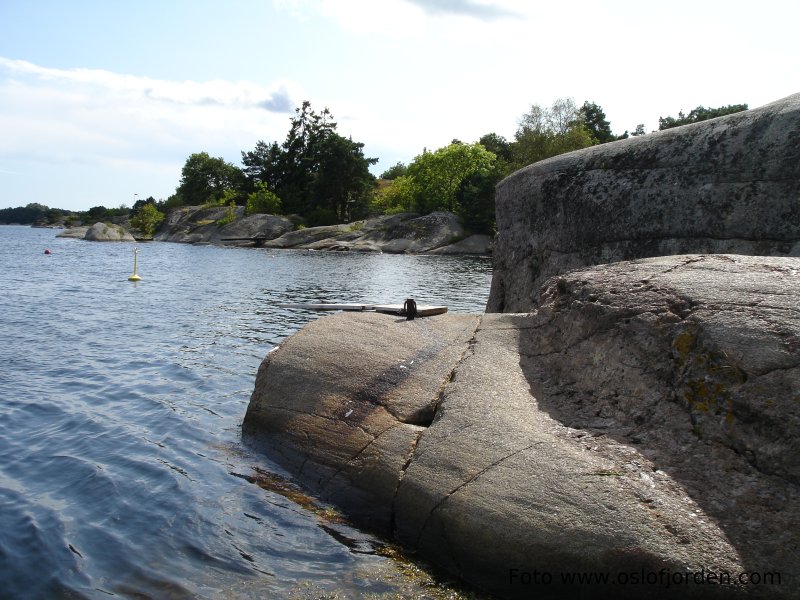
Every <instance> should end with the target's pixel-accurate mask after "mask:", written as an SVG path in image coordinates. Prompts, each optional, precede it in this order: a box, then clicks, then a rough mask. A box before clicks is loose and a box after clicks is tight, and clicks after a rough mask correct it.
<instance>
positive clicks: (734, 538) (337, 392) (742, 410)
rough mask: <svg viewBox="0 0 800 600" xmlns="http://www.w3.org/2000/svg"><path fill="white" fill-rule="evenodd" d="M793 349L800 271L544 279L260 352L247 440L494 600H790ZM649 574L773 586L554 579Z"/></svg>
mask: <svg viewBox="0 0 800 600" xmlns="http://www.w3.org/2000/svg"><path fill="white" fill-rule="evenodd" d="M798 348H800V259H792V258H761V257H743V256H675V257H664V258H657V259H645V260H640V261H634V262H627V263H618V264H615V265H605V266H600V267H594V268H590V269H586V270H582V271H576V272H573V273H570V274H567V275H564V276H562V277H558V278H554V279H552V280H550V281H549V282H548V284H547V285H546V286H545V288H544V291H543V294H542V298H541V307H540V308H539V310H538V311H536V312H534V313H532V314H530V315H519V314H487V315H484V316H482V317H469V316H455V315H444V316H441V317H433V318H429V319H418V320H416V321H411V322H409V321H404V320H399V319H397V318H394V317H388V316H385V315H372V314H362V313H359V314H353V313H343V314H339V315H336V316H332V317H326V318H323V319H319V320H318V321H316V322H314V323H312V324H311V325H309V326H307V327H305V328H304V329H303V330H302V331H301V332H299V333H298V334H296V335H295V336H293V337H291V338H289V339H288V340H287V341H286V342H285V343H284V345H283V346H281V348H280V349H279V350H277V351H275V352H273V353H271V354H270V355H269V356H268V357H267V358H266V359H265V361H264V363H263V364H262V367H261V369H260V370H259V374H258V378H257V384H256V389H255V391H254V393H253V397H252V399H251V402H250V406H249V408H248V413H247V417H246V419H245V426H244V430H245V433H246V434H247V435H248V436H250V438H251V439H260V440H262V441H264V440H267V441H268V442H269V447H270V452H271V453H272V455H273V456H276V457H280V459H281V460H282V461H283V462H284V464H286V465H287V466H290V467H293V468H294V469H295V472H296V473H298V474H299V476H300V478H301V479H302V480H303V481H304V482H305V483H306V484H307V485H309V486H310V487H311V488H312V489H313V490H315V491H317V492H318V493H320V494H321V495H322V497H323V498H325V499H327V500H330V501H332V502H335V503H337V504H339V505H340V506H342V507H343V508H345V510H346V511H347V512H348V514H350V515H351V516H353V517H354V518H355V519H356V520H357V521H358V522H360V523H364V524H367V525H370V526H372V527H375V528H378V529H381V530H383V531H389V532H390V533H391V534H392V535H394V536H395V537H396V539H398V540H399V541H401V542H402V543H403V544H405V545H406V546H408V547H410V548H412V549H415V550H418V551H419V552H420V554H421V555H422V556H423V557H424V558H426V559H427V560H430V561H432V562H434V563H436V564H438V565H439V566H441V567H443V568H445V569H446V570H448V571H449V572H451V573H453V574H455V575H458V576H460V577H463V578H464V579H466V580H467V581H470V582H471V583H473V584H476V585H478V586H480V587H482V588H484V589H487V590H490V591H493V592H495V593H498V594H500V595H502V596H504V597H514V598H529V597H533V595H534V594H535V595H536V596H535V597H545V598H549V597H553V598H557V597H565V596H566V597H580V598H606V597H608V598H639V597H644V596H643V595H646V596H647V597H666V598H673V597H675V598H684V597H696V598H707V597H710V598H714V597H721V598H738V597H757V598H762V597H763V598H795V597H797V596H796V590H797V589H798V588H796V587H794V586H793V584H791V583H789V582H791V581H792V579H791V578H792V577H794V578H795V579H794V581H797V579H796V578H797V577H798V565H800V531H798V529H797V527H796V524H797V523H798V522H800V469H798V465H800V458H798V457H800V441H798V440H799V439H800V438H798V431H799V430H800V354H798ZM510 569H519V571H520V572H526V573H533V572H538V573H549V574H550V575H551V576H552V577H553V578H554V580H555V581H556V583H555V584H553V585H548V586H538V587H531V586H525V585H520V584H519V582H517V585H514V584H513V582H512V581H511V580H510V576H509V573H510ZM665 569H667V570H669V572H670V573H685V572H692V573H694V572H699V571H700V570H701V569H703V570H705V572H708V571H713V572H715V573H720V572H728V573H733V574H735V576H738V574H739V573H745V572H758V573H776V572H778V573H780V574H781V577H782V585H780V586H776V585H771V586H762V587H758V586H738V585H722V586H720V585H699V586H693V585H683V586H680V587H671V588H666V587H665V586H663V585H658V584H651V585H645V586H634V585H589V586H585V585H584V586H581V585H577V584H575V585H563V586H562V585H561V583H560V581H561V577H562V574H565V573H566V574H569V573H609V574H611V575H612V576H616V575H618V574H619V573H626V574H627V573H633V572H636V573H641V572H644V573H661V572H662V571H663V570H665ZM642 570H643V571H642Z"/></svg>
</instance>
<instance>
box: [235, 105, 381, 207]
mask: <svg viewBox="0 0 800 600" xmlns="http://www.w3.org/2000/svg"><path fill="white" fill-rule="evenodd" d="M363 149H364V144H361V143H358V142H354V141H353V140H352V139H351V138H345V137H343V136H341V135H339V134H338V133H336V123H335V122H334V120H333V115H332V114H331V112H330V111H329V110H328V109H327V108H325V109H323V110H322V112H321V113H319V114H317V113H316V112H314V110H313V109H312V108H311V103H310V102H308V101H306V102H303V104H302V106H300V107H298V108H297V109H295V116H294V117H293V118H292V121H291V127H290V128H289V132H288V134H287V135H286V140H285V141H284V142H283V144H282V145H280V146H278V144H277V143H275V142H273V143H272V144H266V143H265V142H258V144H257V145H256V148H255V150H253V151H252V152H246V153H244V152H243V153H242V162H243V163H244V165H245V171H244V172H245V175H246V176H247V177H248V179H249V180H250V182H251V188H252V189H255V186H256V183H258V182H262V183H265V184H266V185H267V187H268V188H269V190H270V191H272V192H273V193H275V194H276V195H277V196H278V197H279V198H280V199H281V202H282V205H283V208H284V210H285V211H286V212H289V213H299V214H302V215H306V216H310V215H312V213H313V216H314V218H312V219H309V221H310V222H312V221H313V222H315V223H328V222H337V221H346V220H349V219H351V218H353V217H355V218H358V216H366V212H367V209H368V206H369V200H370V196H371V194H372V191H373V189H374V188H375V177H374V176H373V175H372V174H371V173H370V172H369V167H370V165H373V164H375V163H376V162H378V161H377V159H375V158H366V157H365V156H364V151H363Z"/></svg>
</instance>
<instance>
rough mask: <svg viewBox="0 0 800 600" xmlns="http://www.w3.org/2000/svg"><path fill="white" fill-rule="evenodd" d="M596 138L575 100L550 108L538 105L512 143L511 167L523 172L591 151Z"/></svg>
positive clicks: (526, 118) (528, 113) (554, 104)
mask: <svg viewBox="0 0 800 600" xmlns="http://www.w3.org/2000/svg"><path fill="white" fill-rule="evenodd" d="M595 143H596V141H595V138H594V137H592V134H591V133H590V132H589V130H588V129H586V127H585V126H584V124H583V119H582V117H581V113H580V111H579V110H578V108H577V107H576V106H575V102H574V101H573V100H572V99H571V98H566V99H565V98H561V99H558V100H556V101H555V102H553V105H552V106H551V107H550V108H542V107H541V106H539V105H538V104H534V105H532V106H531V109H530V111H528V112H527V113H526V114H524V115H523V116H522V118H521V119H520V123H519V128H518V129H517V133H516V134H515V135H514V142H512V144H511V156H512V161H511V167H512V168H514V169H519V168H521V167H524V166H526V165H529V164H531V163H534V162H537V161H540V160H543V159H545V158H550V157H551V156H557V155H559V154H563V153H564V152H570V151H572V150H579V149H581V148H587V147H589V146H592V145H593V144H595Z"/></svg>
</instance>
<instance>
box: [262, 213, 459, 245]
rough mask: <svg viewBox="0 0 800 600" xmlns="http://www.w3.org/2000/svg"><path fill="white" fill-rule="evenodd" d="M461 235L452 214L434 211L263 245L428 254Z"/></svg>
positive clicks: (315, 230)
mask: <svg viewBox="0 0 800 600" xmlns="http://www.w3.org/2000/svg"><path fill="white" fill-rule="evenodd" d="M463 235H464V228H463V227H462V226H461V224H460V223H459V221H458V217H457V216H456V215H454V214H453V213H449V212H435V213H431V214H429V215H425V216H419V215H417V214H414V213H401V214H397V215H386V216H382V217H377V218H374V219H367V220H365V221H357V222H355V223H348V224H344V225H327V226H321V227H306V228H305V229H299V230H297V231H290V232H288V233H285V234H283V235H282V236H280V237H279V238H277V239H274V240H272V241H269V242H267V243H266V244H264V245H265V246H267V247H269V248H303V249H310V250H352V251H355V252H389V253H393V254H400V253H428V252H431V251H432V250H434V249H436V248H441V247H443V246H447V245H449V244H450V243H451V242H452V241H453V240H454V239H458V238H460V237H462V236H463ZM464 247H465V248H466V247H467V246H464ZM456 250H457V249H456ZM444 253H451V252H444ZM452 253H456V252H452ZM463 253H467V252H463Z"/></svg>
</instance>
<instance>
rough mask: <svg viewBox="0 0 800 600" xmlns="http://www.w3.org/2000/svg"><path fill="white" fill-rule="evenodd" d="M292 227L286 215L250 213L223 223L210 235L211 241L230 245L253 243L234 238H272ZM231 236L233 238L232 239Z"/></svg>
mask: <svg viewBox="0 0 800 600" xmlns="http://www.w3.org/2000/svg"><path fill="white" fill-rule="evenodd" d="M292 229H294V224H293V223H292V222H291V221H290V220H289V219H287V218H286V217H281V216H278V215H263V214H260V215H250V216H247V217H241V218H239V219H236V220H235V221H232V222H231V223H228V224H227V225H223V226H222V227H220V228H219V229H217V230H216V231H215V232H214V233H213V234H212V235H211V237H210V239H209V241H210V242H211V243H219V244H225V245H232V246H246V245H253V243H254V242H252V241H247V240H242V239H235V238H264V239H268V240H271V239H274V238H276V237H279V236H281V235H283V234H284V233H286V232H288V231H291V230H292ZM232 238H233V239H232Z"/></svg>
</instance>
